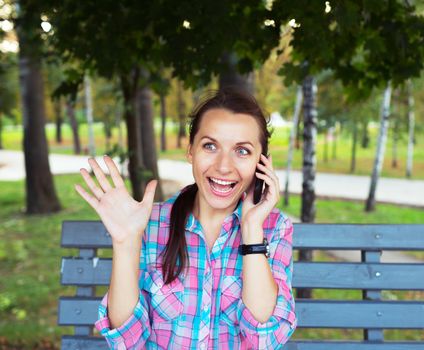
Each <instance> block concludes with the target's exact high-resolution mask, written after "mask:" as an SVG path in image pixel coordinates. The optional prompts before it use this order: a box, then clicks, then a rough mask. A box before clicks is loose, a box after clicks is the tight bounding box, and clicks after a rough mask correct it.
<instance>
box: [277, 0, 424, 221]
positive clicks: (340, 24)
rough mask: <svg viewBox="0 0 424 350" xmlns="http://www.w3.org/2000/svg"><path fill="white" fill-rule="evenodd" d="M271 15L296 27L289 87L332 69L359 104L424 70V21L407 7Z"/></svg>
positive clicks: (358, 5)
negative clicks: (375, 91)
mask: <svg viewBox="0 0 424 350" xmlns="http://www.w3.org/2000/svg"><path fill="white" fill-rule="evenodd" d="M288 9H289V10H288ZM287 11H290V13H289V17H288V16H287ZM273 14H274V16H275V17H276V18H280V20H281V21H282V20H283V19H285V20H287V21H288V20H289V19H290V18H293V19H295V23H296V25H293V34H292V40H291V46H292V50H293V53H292V57H293V60H292V62H289V63H286V64H285V65H284V66H283V69H282V74H284V75H285V77H286V82H287V83H291V82H293V81H296V82H298V83H300V82H302V81H303V80H304V79H305V77H307V76H310V75H314V74H317V73H319V72H321V71H323V70H325V69H330V70H332V72H333V74H334V76H335V78H336V79H340V80H341V81H342V83H343V85H344V86H345V87H347V88H348V89H349V90H348V91H349V93H350V95H351V98H356V99H359V98H361V97H362V98H364V97H366V96H368V95H369V94H370V93H371V91H372V89H373V88H378V87H382V86H383V84H386V83H387V81H388V80H391V81H392V84H394V85H395V86H397V85H399V84H401V83H402V82H403V81H405V80H406V79H408V78H410V77H412V76H418V75H419V74H420V71H421V70H422V67H423V57H424V50H423V47H424V45H423V44H424V18H422V17H420V16H418V15H416V13H415V8H414V7H413V6H411V5H409V4H408V3H407V2H398V1H389V0H388V1H378V2H374V1H366V2H357V1H353V0H350V1H344V2H337V3H334V4H333V3H331V5H330V4H329V3H328V4H324V2H318V1H317V2H309V1H306V0H302V1H297V2H296V3H292V2H288V1H286V0H280V1H275V2H274V3H273ZM316 38H319V45H317V44H316V40H317V39H316ZM399 47H401V48H402V49H401V50H399ZM305 62H306V63H307V64H305ZM310 198H312V197H310ZM308 207H309V208H311V210H312V208H313V206H312V205H308ZM311 214H312V213H311Z"/></svg>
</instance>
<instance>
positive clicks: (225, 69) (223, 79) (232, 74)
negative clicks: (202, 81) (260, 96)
mask: <svg viewBox="0 0 424 350" xmlns="http://www.w3.org/2000/svg"><path fill="white" fill-rule="evenodd" d="M225 87H234V88H237V89H241V90H243V91H246V92H248V93H250V94H252V95H253V93H254V74H253V73H248V74H244V75H241V74H239V73H238V69H237V56H236V54H235V53H234V52H224V53H223V54H222V56H221V71H220V73H219V89H220V90H221V89H223V88H225Z"/></svg>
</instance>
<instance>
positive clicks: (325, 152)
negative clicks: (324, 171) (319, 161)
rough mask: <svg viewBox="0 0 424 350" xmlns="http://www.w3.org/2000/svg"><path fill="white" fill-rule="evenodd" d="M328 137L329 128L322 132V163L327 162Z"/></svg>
mask: <svg viewBox="0 0 424 350" xmlns="http://www.w3.org/2000/svg"><path fill="white" fill-rule="evenodd" d="M329 139H330V129H327V130H326V131H325V134H324V157H323V161H324V163H328V141H329Z"/></svg>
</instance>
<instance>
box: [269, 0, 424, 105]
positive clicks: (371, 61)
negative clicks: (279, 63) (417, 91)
mask: <svg viewBox="0 0 424 350" xmlns="http://www.w3.org/2000/svg"><path fill="white" fill-rule="evenodd" d="M326 3H328V4H324V1H313V2H311V1H307V0H300V1H296V2H295V3H293V2H291V1H290V2H289V1H286V0H279V1H275V2H274V5H273V13H274V15H275V16H276V17H278V18H281V19H287V20H288V19H290V18H294V19H295V21H296V23H297V25H298V26H297V27H295V28H293V34H292V35H293V37H292V40H291V45H292V48H293V52H292V58H293V60H292V62H288V63H286V64H285V65H284V67H283V69H282V74H284V75H285V77H286V82H287V83H290V82H292V81H297V82H300V81H302V79H303V77H305V76H306V75H308V74H317V73H319V72H321V71H322V70H324V69H331V70H332V71H333V72H334V75H335V78H336V79H340V80H341V81H342V83H343V85H344V86H346V87H347V88H348V91H349V94H350V96H351V98H359V97H364V96H368V95H369V94H370V92H371V90H372V88H373V87H378V86H379V87H382V86H383V85H385V84H386V82H387V81H389V80H391V81H392V83H393V85H394V86H397V85H399V84H400V83H402V82H403V81H405V80H406V79H408V78H410V77H417V76H419V74H420V71H421V70H422V68H423V62H424V60H423V57H424V18H423V17H422V16H419V15H417V14H416V12H415V8H414V6H412V5H410V4H409V3H408V2H407V1H396V0H384V1H382V0H368V1H356V0H347V1H341V2H331V4H330V3H329V2H326ZM328 6H330V7H328ZM288 8H289V9H290V18H289V17H287V15H288V14H287V9H288ZM317 38H319V39H318V40H319V44H317Z"/></svg>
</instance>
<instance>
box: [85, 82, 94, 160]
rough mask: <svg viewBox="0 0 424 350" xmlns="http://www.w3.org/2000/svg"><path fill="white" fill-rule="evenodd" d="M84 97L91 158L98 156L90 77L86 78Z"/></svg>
mask: <svg viewBox="0 0 424 350" xmlns="http://www.w3.org/2000/svg"><path fill="white" fill-rule="evenodd" d="M84 95H85V116H86V118H87V128H88V153H89V154H90V156H91V157H95V156H96V149H95V145H94V130H93V99H92V97H91V79H90V77H89V76H88V75H85V76H84Z"/></svg>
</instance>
